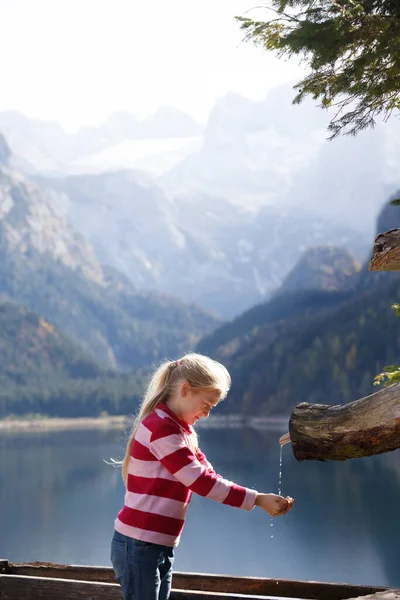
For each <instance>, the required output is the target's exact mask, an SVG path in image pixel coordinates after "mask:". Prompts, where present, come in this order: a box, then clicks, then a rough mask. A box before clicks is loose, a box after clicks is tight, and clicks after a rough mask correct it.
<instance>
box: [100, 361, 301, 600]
mask: <svg viewBox="0 0 400 600" xmlns="http://www.w3.org/2000/svg"><path fill="white" fill-rule="evenodd" d="M230 384H231V379H230V376H229V373H228V371H227V370H226V369H225V367H223V366H222V365H221V364H220V363H218V362H216V361H214V360H212V359H211V358H208V357H207V356H202V355H200V354H186V355H185V356H184V357H183V358H181V359H180V360H177V361H173V362H169V361H167V362H165V363H164V364H162V365H161V366H160V367H159V368H158V369H157V370H156V372H155V373H154V375H153V377H152V379H151V380H150V383H149V386H148V389H147V392H146V394H145V397H144V400H143V402H142V404H141V407H140V410H139V414H138V416H137V419H136V421H135V425H134V427H133V431H132V434H131V436H130V438H129V441H128V445H127V449H126V454H125V459H124V461H123V463H122V475H123V479H124V482H125V485H126V494H125V503H124V507H123V508H122V510H121V511H120V512H119V513H118V516H117V518H116V520H115V532H114V537H113V539H112V543H111V562H112V565H113V569H114V572H115V575H116V578H117V581H118V582H119V583H120V585H121V587H122V592H123V596H124V600H167V599H168V598H169V596H170V590H171V579H172V564H173V561H174V548H175V546H177V545H178V543H179V539H180V535H181V533H182V529H183V526H184V523H185V517H186V512H187V509H188V506H189V502H190V499H191V496H192V492H195V493H196V494H200V495H201V496H206V497H207V498H211V499H212V500H216V501H217V502H222V503H223V504H228V505H229V506H236V507H237V508H243V509H244V510H252V508H254V506H259V507H260V508H262V509H263V510H265V511H266V512H267V513H268V514H269V515H271V516H273V517H276V516H278V515H284V514H286V513H287V512H288V511H289V510H290V509H291V508H292V506H293V499H292V498H289V497H287V498H283V497H282V496H277V495H276V494H260V493H258V492H256V491H255V490H251V489H248V488H245V487H241V486H239V485H237V484H235V483H233V482H232V481H227V480H226V479H223V478H222V477H221V476H220V475H217V474H216V473H215V471H214V469H213V468H212V466H211V464H210V463H209V462H208V461H207V458H206V457H205V455H204V454H203V453H202V452H201V451H200V449H199V447H198V444H197V435H196V432H195V430H194V429H193V425H194V424H195V423H196V422H197V421H198V420H199V419H202V418H205V417H208V415H209V414H210V411H211V409H212V408H214V406H216V405H217V404H218V402H219V401H220V400H221V399H222V398H225V397H226V395H227V393H228V391H229V388H230Z"/></svg>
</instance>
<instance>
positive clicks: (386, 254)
mask: <svg viewBox="0 0 400 600" xmlns="http://www.w3.org/2000/svg"><path fill="white" fill-rule="evenodd" d="M369 270H370V271H400V229H390V230H389V231H385V233H380V234H379V235H378V236H377V237H376V238H375V242H374V246H373V249H372V257H371V260H370V262H369Z"/></svg>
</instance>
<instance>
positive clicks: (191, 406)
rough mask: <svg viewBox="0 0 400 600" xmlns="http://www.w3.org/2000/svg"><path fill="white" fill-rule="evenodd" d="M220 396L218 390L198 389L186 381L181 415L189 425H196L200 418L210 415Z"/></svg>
mask: <svg viewBox="0 0 400 600" xmlns="http://www.w3.org/2000/svg"><path fill="white" fill-rule="evenodd" d="M220 398H221V393H220V392H219V391H218V390H202V389H196V388H192V387H190V385H189V384H188V383H186V382H185V383H184V384H183V385H182V390H181V394H180V402H179V413H180V414H179V417H180V418H181V419H182V420H183V421H185V423H187V424H188V425H194V424H195V423H196V421H198V420H199V419H203V418H207V417H208V415H209V414H210V411H211V409H212V408H214V406H217V404H218V402H219V401H220Z"/></svg>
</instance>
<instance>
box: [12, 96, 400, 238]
mask: <svg viewBox="0 0 400 600" xmlns="http://www.w3.org/2000/svg"><path fill="white" fill-rule="evenodd" d="M294 95H295V92H294V90H293V87H292V85H283V86H279V87H277V88H275V89H272V90H270V91H269V92H268V94H267V95H266V97H265V98H264V99H263V100H261V101H252V100H249V99H247V98H245V97H243V96H241V95H239V94H232V93H230V94H226V95H225V96H224V97H222V98H220V99H219V100H218V101H217V102H216V103H215V105H214V107H213V109H212V110H211V112H210V115H209V119H208V122H207V124H206V126H205V127H202V126H201V125H199V124H198V123H196V122H195V121H194V120H193V119H192V118H191V117H189V116H188V115H186V114H185V113H182V112H181V111H178V110H177V109H174V108H172V107H163V108H160V109H159V110H158V111H157V112H156V113H155V114H154V115H151V116H149V117H147V118H146V119H144V120H142V121H139V120H138V119H137V118H136V117H134V116H133V115H129V114H127V113H126V112H122V111H120V112H117V113H113V114H112V115H110V116H109V118H108V119H107V120H106V121H105V122H104V123H103V124H102V125H100V126H99V127H83V128H82V129H81V130H80V131H78V132H77V133H76V134H67V133H65V132H64V131H63V130H62V128H61V127H60V125H58V124H56V123H49V122H43V121H38V120H35V119H27V118H26V117H24V116H23V115H21V114H20V113H16V112H15V111H14V112H12V111H8V112H2V113H1V112H0V130H3V131H4V132H5V133H6V136H7V137H8V140H9V142H10V144H11V147H12V148H13V150H14V152H15V154H16V155H17V156H18V157H19V160H20V161H21V163H20V166H21V168H22V169H23V170H24V172H28V173H31V171H32V169H35V170H36V171H37V172H40V173H42V174H43V173H45V174H47V175H48V174H53V175H57V176H60V175H68V174H69V175H70V174H80V175H83V174H88V173H100V172H106V171H108V172H109V171H120V170H124V169H135V170H140V171H142V172H145V173H147V174H148V175H150V177H151V179H152V182H153V183H154V184H155V185H157V186H158V187H159V188H160V189H161V190H162V191H163V193H164V194H166V195H167V196H171V197H176V196H182V197H185V198H186V197H204V196H208V197H212V198H222V199H224V200H226V201H228V202H230V203H236V204H238V205H239V206H241V207H245V208H251V207H259V206H273V207H274V208H275V209H279V208H281V207H290V209H291V210H292V211H293V212H296V211H297V210H300V211H302V212H309V213H311V214H313V215H316V216H318V217H319V218H321V219H323V220H326V219H328V220H330V221H331V222H332V223H334V224H335V226H338V225H340V226H343V227H346V228H351V229H356V230H358V231H359V232H361V233H363V234H367V235H371V234H372V232H373V228H374V222H375V219H376V215H377V212H378V211H379V209H380V207H381V205H382V204H383V202H384V200H385V198H387V196H388V195H389V194H390V193H391V192H392V191H394V190H395V189H397V188H398V186H399V180H398V173H399V168H400V161H399V158H398V157H399V156H400V154H399V152H400V124H399V122H398V120H396V119H391V121H390V125H386V124H383V123H380V122H377V124H376V127H375V128H374V129H373V130H367V131H364V132H360V134H359V135H358V136H357V137H356V138H354V139H353V138H350V137H348V136H343V137H340V138H338V139H336V140H333V141H332V142H330V141H328V140H327V137H328V133H327V125H328V123H329V118H330V112H329V111H323V110H321V109H320V108H319V107H318V106H316V104H315V101H313V100H312V99H310V98H307V99H305V100H304V101H303V102H302V103H301V104H300V105H293V103H292V99H293V97H294ZM22 160H24V161H25V162H26V163H27V164H25V165H23V164H22Z"/></svg>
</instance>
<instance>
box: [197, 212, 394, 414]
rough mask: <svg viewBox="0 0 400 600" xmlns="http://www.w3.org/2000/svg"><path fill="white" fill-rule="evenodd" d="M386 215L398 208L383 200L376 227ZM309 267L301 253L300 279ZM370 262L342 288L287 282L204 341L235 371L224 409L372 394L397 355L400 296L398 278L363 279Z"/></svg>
mask: <svg viewBox="0 0 400 600" xmlns="http://www.w3.org/2000/svg"><path fill="white" fill-rule="evenodd" d="M389 214H390V215H392V216H394V215H396V213H393V211H392V207H387V206H386V207H385V208H384V209H383V210H382V213H381V215H380V216H379V219H378V223H379V227H381V226H382V224H384V225H385V226H387V224H388V221H387V215H389ZM398 214H400V210H399V212H398V213H397V215H398ZM397 215H396V218H399V217H398V216H397ZM393 224H395V223H393ZM304 267H305V265H304V260H301V261H300V263H299V265H298V267H297V268H298V269H299V270H298V272H297V274H296V272H295V274H296V277H295V279H297V280H301V273H300V269H303V268H304ZM346 268H347V267H346ZM307 269H308V266H307V265H306V272H307ZM365 269H367V265H366V266H365V267H363V269H362V270H361V271H360V272H359V275H358V281H354V283H355V285H354V286H352V287H349V286H347V284H346V282H345V285H344V286H343V288H342V290H340V291H338V290H334V291H329V289H328V290H322V289H319V290H318V289H309V290H304V289H301V290H300V291H294V290H293V289H290V288H292V286H289V288H288V289H287V290H286V291H285V292H283V291H282V293H280V294H278V295H276V296H275V297H274V298H272V300H270V301H269V302H267V303H264V304H262V305H259V306H258V307H255V308H253V309H252V310H251V311H247V312H246V313H244V314H243V315H240V316H239V317H238V318H237V319H235V320H233V321H232V322H230V323H226V324H223V325H222V326H221V327H220V328H218V329H217V330H215V332H213V333H212V334H210V335H209V336H207V337H205V338H204V339H203V340H201V341H200V342H199V344H198V346H197V350H198V351H202V352H204V353H206V354H208V355H209V356H212V357H213V358H216V359H219V360H221V361H222V362H223V363H224V364H225V365H226V366H227V367H228V369H229V370H230V372H231V375H232V380H233V387H232V392H231V394H230V401H229V402H227V403H226V404H224V405H223V406H221V410H222V411H225V412H233V413H234V412H242V413H247V414H262V415H267V414H289V413H290V412H291V411H292V410H293V408H294V406H295V405H296V404H298V403H299V402H302V401H308V402H314V403H323V404H340V403H342V402H348V401H350V400H355V399H356V398H358V397H361V396H363V395H367V394H369V393H372V392H373V391H374V387H373V379H374V377H375V375H377V374H378V373H379V372H380V371H381V370H382V369H383V367H384V366H385V365H387V364H396V363H397V362H398V349H399V339H400V320H399V319H398V318H396V316H395V314H394V312H393V310H392V308H391V305H392V304H393V303H398V302H399V301H400V278H399V274H398V273H397V274H383V275H387V277H378V278H376V279H373V275H374V274H373V273H370V274H369V275H370V278H369V285H364V286H360V284H359V282H360V280H361V279H362V278H363V277H364V276H365ZM290 279H291V278H290ZM339 280H340V274H339ZM309 281H311V283H310V285H315V283H314V282H313V281H312V279H311V280H309ZM323 282H324V278H322V283H323ZM319 283H320V284H321V280H320V281H319ZM284 287H285V284H283V288H284Z"/></svg>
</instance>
